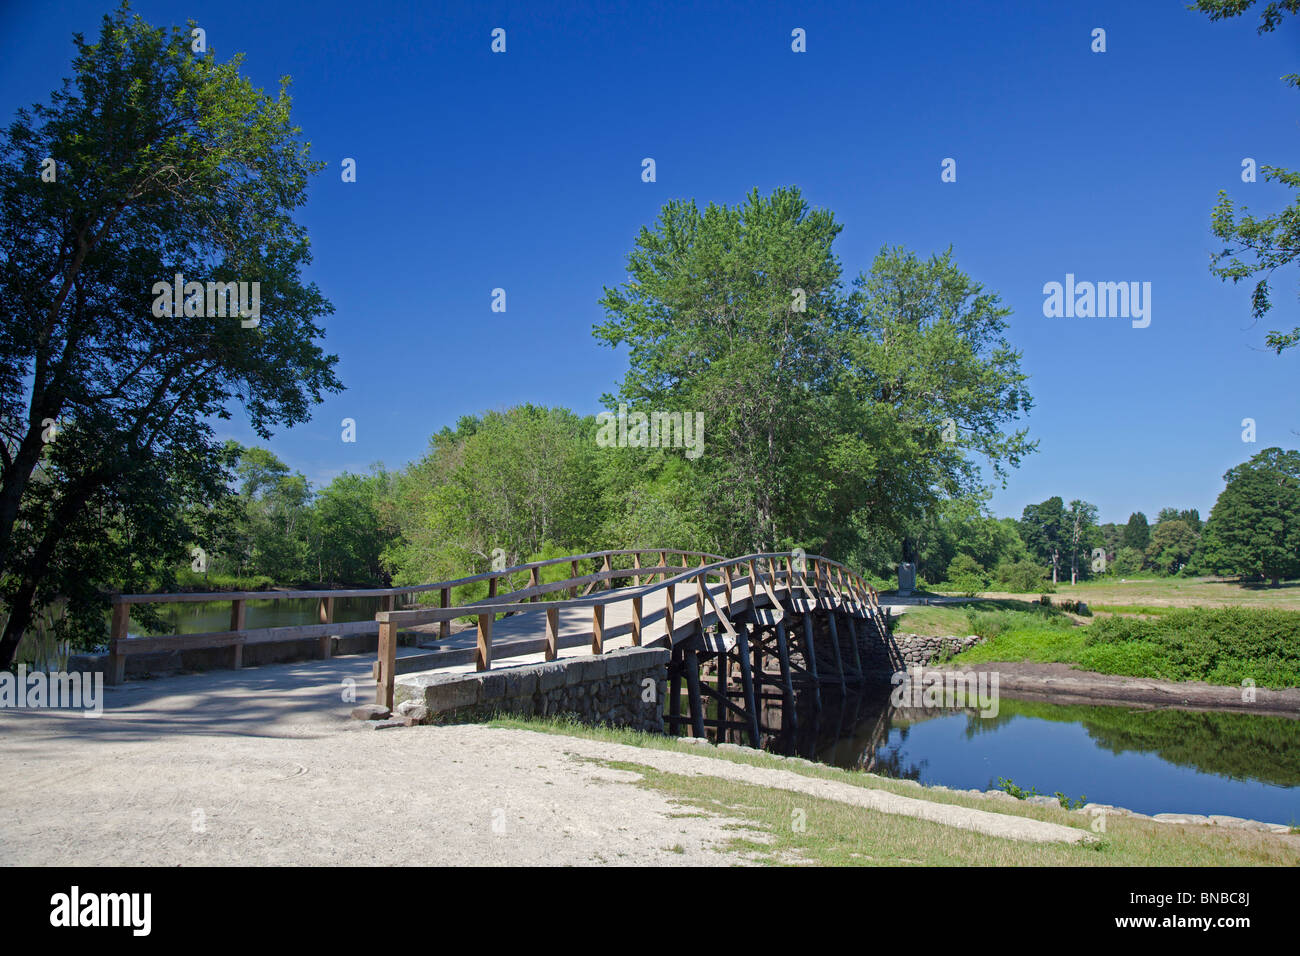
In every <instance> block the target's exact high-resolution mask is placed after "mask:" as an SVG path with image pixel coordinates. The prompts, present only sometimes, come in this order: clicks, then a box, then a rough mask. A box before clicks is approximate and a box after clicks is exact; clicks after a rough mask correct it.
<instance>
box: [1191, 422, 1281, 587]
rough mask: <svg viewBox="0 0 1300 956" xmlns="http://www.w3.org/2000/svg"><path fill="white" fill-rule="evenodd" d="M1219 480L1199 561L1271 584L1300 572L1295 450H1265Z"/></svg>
mask: <svg viewBox="0 0 1300 956" xmlns="http://www.w3.org/2000/svg"><path fill="white" fill-rule="evenodd" d="M1223 479H1224V481H1225V482H1226V486H1225V487H1224V489H1223V491H1222V492H1221V493H1220V494H1219V498H1218V500H1217V501H1216V502H1215V504H1214V508H1213V509H1212V510H1211V511H1210V518H1209V521H1207V522H1206V525H1205V535H1204V545H1203V551H1202V553H1201V555H1200V563H1201V565H1202V566H1203V567H1205V568H1206V569H1208V570H1210V571H1215V572H1218V573H1221V574H1239V575H1243V576H1256V577H1258V576H1263V577H1265V578H1268V579H1270V580H1271V581H1272V582H1273V583H1274V584H1277V583H1278V582H1279V581H1280V580H1281V579H1282V578H1284V577H1295V576H1297V575H1300V452H1296V451H1283V450H1282V449H1280V448H1266V449H1264V450H1263V451H1261V452H1260V453H1259V454H1257V455H1255V456H1254V457H1253V458H1251V459H1250V461H1248V462H1245V463H1243V464H1240V465H1237V466H1236V467H1235V468H1232V469H1230V470H1229V471H1228V472H1227V473H1226V474H1225V475H1224V476H1223Z"/></svg>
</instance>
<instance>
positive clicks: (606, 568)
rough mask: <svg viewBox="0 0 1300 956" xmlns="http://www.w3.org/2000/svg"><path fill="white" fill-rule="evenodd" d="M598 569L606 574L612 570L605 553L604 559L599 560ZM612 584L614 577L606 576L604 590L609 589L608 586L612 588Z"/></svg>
mask: <svg viewBox="0 0 1300 956" xmlns="http://www.w3.org/2000/svg"><path fill="white" fill-rule="evenodd" d="M600 570H601V571H602V572H604V573H605V574H608V573H609V572H610V571H612V570H613V567H612V565H610V563H609V555H605V560H604V561H602V562H601V565H600ZM613 586H614V579H613V578H606V579H605V590H606V591H608V590H609V589H610V588H612V587H613Z"/></svg>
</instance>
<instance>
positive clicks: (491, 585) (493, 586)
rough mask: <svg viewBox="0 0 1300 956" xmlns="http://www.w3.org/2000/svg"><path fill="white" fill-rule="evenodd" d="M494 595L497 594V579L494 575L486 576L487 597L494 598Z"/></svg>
mask: <svg viewBox="0 0 1300 956" xmlns="http://www.w3.org/2000/svg"><path fill="white" fill-rule="evenodd" d="M496 596H497V579H496V578H495V577H492V578H488V597H490V598H494V597H496Z"/></svg>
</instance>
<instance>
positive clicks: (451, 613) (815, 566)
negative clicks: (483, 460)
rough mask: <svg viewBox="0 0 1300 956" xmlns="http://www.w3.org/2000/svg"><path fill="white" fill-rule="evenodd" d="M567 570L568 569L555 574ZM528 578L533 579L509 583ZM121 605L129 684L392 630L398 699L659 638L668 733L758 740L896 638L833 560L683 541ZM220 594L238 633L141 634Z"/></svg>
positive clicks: (119, 639)
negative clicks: (354, 617) (144, 616)
mask: <svg viewBox="0 0 1300 956" xmlns="http://www.w3.org/2000/svg"><path fill="white" fill-rule="evenodd" d="M555 569H560V570H561V571H562V573H564V576H563V577H561V578H560V579H558V580H554V579H553V580H550V581H543V578H544V577H552V576H553V574H554V570H555ZM524 575H526V576H527V583H526V584H525V585H524V586H523V587H520V588H517V589H514V590H503V589H502V584H503V583H504V584H505V585H506V586H507V587H510V586H512V582H514V581H516V580H519V579H520V578H522V577H523V576H524ZM484 582H486V585H487V596H486V597H484V598H481V599H478V600H474V601H471V602H470V603H467V604H461V605H455V604H453V602H452V595H453V589H454V588H464V587H466V586H471V585H481V584H483V583H484ZM434 592H437V595H438V604H437V605H436V606H424V605H422V604H419V603H416V606H409V604H408V606H405V607H402V608H400V609H399V608H398V606H397V602H398V601H399V599H401V600H405V601H407V602H421V601H422V600H424V599H425V598H426V597H431V596H432V594H433V593H434ZM345 597H369V598H379V600H380V607H381V610H380V611H379V612H378V613H377V614H376V615H375V618H374V619H373V620H367V621H355V622H347V623H336V622H334V621H333V613H334V602H335V600H336V599H338V598H345ZM294 598H297V599H302V598H314V599H316V601H317V602H318V605H317V606H318V615H319V623H316V624H306V625H294V626H289V627H270V628H258V629H248V628H246V627H244V619H245V607H246V602H248V601H250V600H267V599H270V600H286V599H294ZM112 600H113V623H112V634H111V638H110V645H109V661H110V664H109V682H110V683H115V682H118V681H120V680H122V679H123V677H124V673H125V660H126V658H127V656H130V655H132V654H147V653H157V652H159V651H167V650H187V649H197V648H216V647H229V648H230V650H231V663H232V665H233V666H235V667H239V666H240V665H241V662H242V648H243V647H244V646H246V645H249V644H259V643H275V642H285V641H301V640H304V639H311V638H316V639H318V640H319V642H320V656H322V657H328V656H329V654H330V648H331V643H332V640H333V638H334V637H337V636H349V635H369V634H377V635H378V660H377V661H376V663H375V667H374V671H373V673H374V678H375V682H376V692H375V699H376V702H378V703H380V704H384V705H386V706H388V707H392V705H393V688H394V680H395V678H396V677H397V675H398V674H402V673H411V672H417V671H429V670H437V669H443V668H453V667H468V666H471V665H472V666H473V667H474V668H475V669H477V670H487V669H490V668H491V667H493V665H494V663H500V662H502V661H507V660H510V659H512V658H514V659H521V658H527V657H534V658H535V657H536V655H539V654H540V655H542V656H543V657H544V659H545V660H555V659H556V658H557V657H559V656H561V652H562V651H566V650H569V651H572V650H574V649H577V650H579V652H580V653H582V652H588V653H591V654H602V653H604V652H605V651H607V650H612V649H614V648H617V647H626V646H658V647H664V648H667V649H669V650H671V652H672V655H671V659H670V663H669V668H668V678H669V683H670V691H669V696H668V713H667V715H666V720H667V723H668V727H669V729H670V730H671V731H673V732H674V733H677V732H681V731H682V729H683V728H684V727H686V726H689V727H690V728H691V730H692V732H693V733H694V735H695V736H704V734H705V729H706V728H707V727H713V728H725V727H736V726H740V727H741V728H743V729H744V730H745V731H746V733H747V736H748V737H749V738H750V740H751V742H752V743H753V744H754V745H755V746H757V744H758V740H759V737H760V734H761V728H760V726H759V716H760V714H761V712H762V709H763V707H764V705H765V703H767V702H778V705H779V706H780V708H781V713H782V720H781V723H782V725H783V726H785V727H789V728H794V727H796V726H797V716H796V705H795V695H796V690H799V689H802V690H806V691H807V692H808V693H809V695H810V697H811V702H812V706H813V707H814V708H815V709H817V710H820V708H821V689H822V687H823V686H824V685H826V684H830V685H832V686H837V687H839V688H840V689H841V690H846V689H847V688H848V686H849V685H850V684H854V685H856V684H860V683H862V682H863V681H864V679H865V678H866V668H865V667H864V659H865V658H866V656H867V655H866V654H865V653H864V652H865V651H866V650H867V648H868V642H872V643H873V644H874V645H875V647H877V648H878V647H879V646H880V645H881V643H882V642H886V641H888V634H889V622H888V617H887V615H886V614H885V613H884V611H883V610H882V608H881V606H880V602H879V598H878V595H877V594H876V591H875V589H874V588H872V587H871V586H870V585H869V584H867V583H866V582H865V581H863V580H862V578H861V577H860V576H859V575H858V574H856V573H855V572H853V571H852V570H850V569H848V568H846V567H845V566H844V565H842V564H840V563H839V562H836V561H832V560H830V559H828V558H825V557H821V556H815V555H809V556H804V555H802V554H795V553H791V552H788V551H786V552H765V553H757V554H748V555H743V556H741V557H736V558H726V557H723V556H720V555H715V554H707V553H702V552H695V551H679V550H672V549H632V550H618V551H599V552H594V553H588V554H579V555H567V556H564V557H559V558H552V559H549V560H545V561H534V562H529V563H527V564H521V565H516V566H514V567H509V568H502V569H500V570H493V571H488V572H485V573H483V574H476V575H471V576H468V577H463V578H457V579H455V580H450V581H440V582H436V583H433V584H423V585H415V586H408V587H401V588H378V589H355V590H343V591H339V590H333V591H283V592H259V591H254V592H239V593H229V592H227V593H207V594H167V595H156V594H153V595H151V594H137V595H116V596H114V597H113V599H112ZM214 600H226V601H230V602H231V626H230V629H229V630H228V631H219V632H212V633H206V634H188V635H170V636H162V637H143V638H128V637H127V636H126V633H127V623H128V621H129V615H130V608H131V606H132V605H134V604H145V603H165V602H176V601H214ZM465 617H471V618H472V619H473V620H474V622H475V626H474V627H472V628H470V629H468V630H462V631H458V632H455V633H453V632H452V623H453V621H455V620H457V619H459V618H465ZM399 633H405V634H406V635H407V637H408V639H409V638H411V637H414V638H415V640H416V642H417V643H418V646H419V650H418V651H417V652H414V653H409V654H404V655H402V656H399V655H398V653H397V649H398V635H399ZM706 675H707V677H709V678H711V679H705V677H706ZM737 678H738V680H737ZM683 684H684V685H685V691H686V695H685V701H683V695H682V689H683ZM683 703H685V704H686V708H687V710H686V712H683ZM710 703H711V704H713V713H714V715H715V716H713V717H710V716H709V714H708V705H709V704H710Z"/></svg>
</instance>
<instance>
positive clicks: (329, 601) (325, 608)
mask: <svg viewBox="0 0 1300 956" xmlns="http://www.w3.org/2000/svg"><path fill="white" fill-rule="evenodd" d="M316 617H317V620H318V623H320V624H333V623H334V599H333V598H332V597H326V598H320V599H319V600H317V601H316ZM333 644H334V638H333V637H331V636H330V635H328V634H324V635H322V636H321V638H320V656H321V660H324V659H325V658H327V657H332V656H333V653H332V651H333Z"/></svg>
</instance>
